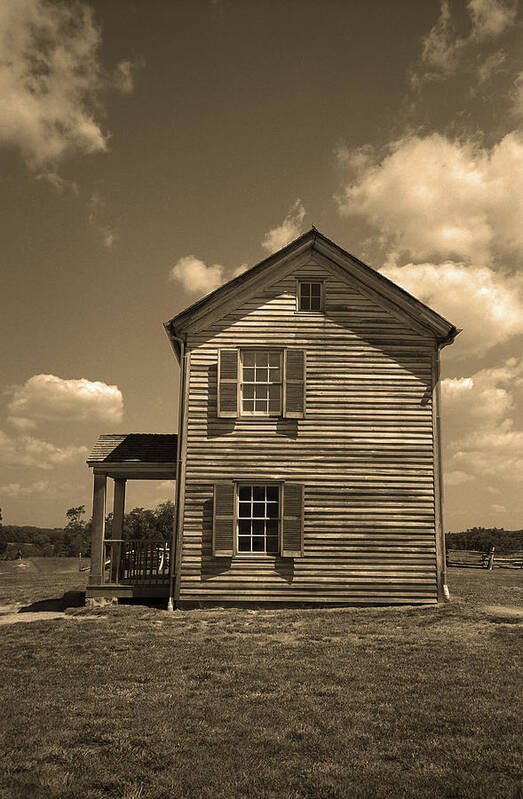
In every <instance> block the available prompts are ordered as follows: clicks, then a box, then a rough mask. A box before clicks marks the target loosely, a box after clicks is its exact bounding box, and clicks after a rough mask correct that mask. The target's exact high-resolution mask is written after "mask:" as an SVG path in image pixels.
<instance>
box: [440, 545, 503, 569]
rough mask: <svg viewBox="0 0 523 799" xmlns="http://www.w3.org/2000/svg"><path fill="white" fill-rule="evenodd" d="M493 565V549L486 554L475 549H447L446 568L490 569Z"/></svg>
mask: <svg viewBox="0 0 523 799" xmlns="http://www.w3.org/2000/svg"><path fill="white" fill-rule="evenodd" d="M493 565H494V547H492V548H491V549H490V550H489V551H488V552H482V551H479V550H475V549H447V566H461V567H467V568H475V569H492V567H493Z"/></svg>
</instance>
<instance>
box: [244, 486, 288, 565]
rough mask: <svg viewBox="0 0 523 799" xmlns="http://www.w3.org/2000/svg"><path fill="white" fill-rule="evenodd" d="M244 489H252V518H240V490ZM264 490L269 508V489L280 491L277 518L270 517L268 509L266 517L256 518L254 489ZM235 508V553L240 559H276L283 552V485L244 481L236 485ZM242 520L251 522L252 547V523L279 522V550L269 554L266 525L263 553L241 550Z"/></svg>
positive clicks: (265, 527)
mask: <svg viewBox="0 0 523 799" xmlns="http://www.w3.org/2000/svg"><path fill="white" fill-rule="evenodd" d="M244 487H249V488H251V500H250V503H251V516H250V517H247V516H243V517H240V489H241V488H244ZM260 487H261V488H264V489H265V500H264V502H265V506H267V488H276V489H277V491H278V514H277V516H268V515H267V508H266V509H265V516H263V517H261V516H254V515H253V514H254V509H253V502H254V500H253V499H252V497H253V494H252V489H253V488H260ZM235 489H236V490H235V506H234V553H235V555H237V556H239V557H246V558H252V557H269V558H275V557H277V556H278V555H279V554H280V552H281V530H282V483H279V482H271V481H270V480H269V481H266V480H242V481H238V482H237V483H236V485H235ZM241 519H248V520H249V521H250V522H251V533H250V535H249V537H250V539H251V546H252V538H253V533H252V522H253V521H264V522H267V521H272V520H276V522H277V532H276V538H277V548H276V551H275V552H267V525H266V524H264V534H263V536H264V547H265V548H264V550H263V551H258V552H256V551H253V550H240V546H239V545H240V541H239V539H240V520H241Z"/></svg>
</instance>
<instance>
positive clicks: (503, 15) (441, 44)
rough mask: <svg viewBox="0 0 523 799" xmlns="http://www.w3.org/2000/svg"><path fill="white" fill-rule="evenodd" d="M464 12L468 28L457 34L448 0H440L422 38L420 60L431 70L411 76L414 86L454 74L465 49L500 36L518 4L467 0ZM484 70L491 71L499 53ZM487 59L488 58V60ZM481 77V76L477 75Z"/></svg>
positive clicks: (488, 0)
mask: <svg viewBox="0 0 523 799" xmlns="http://www.w3.org/2000/svg"><path fill="white" fill-rule="evenodd" d="M467 12H468V14H469V17H470V22H471V29H470V33H469V35H468V36H461V37H460V36H457V35H456V29H455V25H454V21H453V19H452V14H451V10H450V6H449V3H448V0H442V3H441V6H440V15H439V17H438V19H437V21H436V22H435V24H434V25H433V27H432V28H431V30H430V31H429V33H428V34H427V36H424V37H423V38H422V47H421V61H422V63H423V64H424V65H425V66H426V67H428V68H429V70H431V71H430V72H428V73H425V74H424V75H421V76H419V75H415V76H414V81H413V82H414V85H418V86H419V85H420V83H421V82H422V81H423V80H427V79H435V78H442V77H448V76H449V75H451V74H452V73H454V72H455V71H456V69H457V67H458V65H459V63H460V60H461V59H462V57H463V55H464V54H465V53H466V52H470V50H471V48H472V47H474V46H477V45H478V44H480V43H481V42H483V41H484V40H485V39H489V38H491V39H493V38H495V37H496V36H500V35H501V34H502V33H504V32H505V31H506V30H507V29H508V28H510V27H511V26H512V25H513V24H514V22H515V20H516V12H517V3H510V2H508V3H507V2H503V0H469V2H468V3H467ZM494 55H495V59H494V61H492V62H491V64H490V65H488V66H485V70H487V71H488V70H489V69H490V70H491V71H492V68H493V67H494V66H496V65H497V62H498V61H499V54H494ZM487 60H488V59H487ZM480 80H481V77H480Z"/></svg>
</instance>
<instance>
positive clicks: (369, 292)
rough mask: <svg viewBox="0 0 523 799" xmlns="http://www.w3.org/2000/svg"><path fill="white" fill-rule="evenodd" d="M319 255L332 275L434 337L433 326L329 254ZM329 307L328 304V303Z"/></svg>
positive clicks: (409, 324)
mask: <svg viewBox="0 0 523 799" xmlns="http://www.w3.org/2000/svg"><path fill="white" fill-rule="evenodd" d="M317 255H318V258H317V260H318V263H319V264H320V266H323V267H324V269H328V270H329V271H330V272H331V274H332V275H334V276H335V277H337V278H339V279H341V280H344V281H345V282H346V283H347V285H348V286H350V287H351V288H352V289H355V290H356V291H359V292H361V293H362V294H364V295H365V296H366V297H369V298H370V299H371V300H372V301H373V302H376V303H377V304H378V305H380V306H381V307H382V308H383V310H385V311H387V313H389V314H392V315H393V316H395V317H396V319H398V321H400V322H401V323H402V324H406V325H408V326H409V327H410V328H411V329H412V330H414V331H415V332H416V333H419V334H420V335H422V336H426V335H427V333H429V334H430V335H431V336H433V337H434V335H435V334H434V330H433V329H432V328H428V327H427V325H423V324H422V323H420V322H419V321H417V320H416V319H414V318H413V317H412V316H411V315H410V314H408V313H407V312H406V311H404V310H403V309H402V308H398V306H397V305H396V304H395V303H393V302H392V301H391V300H389V299H388V298H387V297H384V295H383V294H382V293H381V292H378V291H376V289H374V288H371V287H370V285H368V284H367V283H363V282H362V281H361V280H360V279H359V277H357V276H356V275H353V274H351V273H350V272H349V270H348V269H347V268H346V267H345V266H341V265H340V264H338V263H335V262H334V261H333V260H332V258H331V257H330V256H329V257H327V256H325V255H321V254H319V253H318V254H317ZM327 308H328V304H327Z"/></svg>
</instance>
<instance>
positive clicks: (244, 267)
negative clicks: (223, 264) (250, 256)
mask: <svg viewBox="0 0 523 799" xmlns="http://www.w3.org/2000/svg"><path fill="white" fill-rule="evenodd" d="M249 268H250V267H249V264H240V265H239V266H237V267H236V269H234V270H233V273H232V275H231V279H232V278H233V277H238V275H243V273H244V272H246V271H247V269H249Z"/></svg>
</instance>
